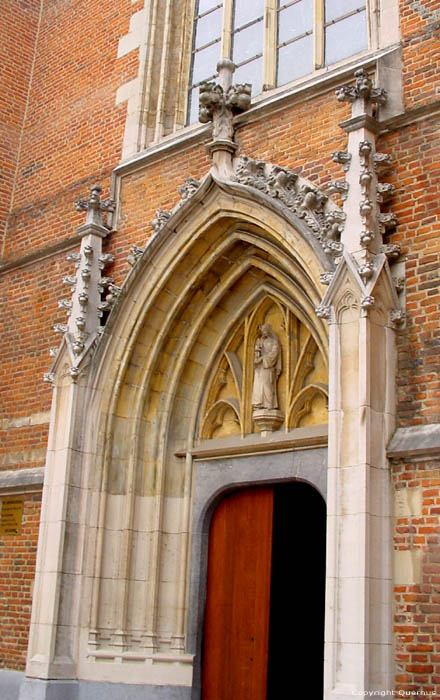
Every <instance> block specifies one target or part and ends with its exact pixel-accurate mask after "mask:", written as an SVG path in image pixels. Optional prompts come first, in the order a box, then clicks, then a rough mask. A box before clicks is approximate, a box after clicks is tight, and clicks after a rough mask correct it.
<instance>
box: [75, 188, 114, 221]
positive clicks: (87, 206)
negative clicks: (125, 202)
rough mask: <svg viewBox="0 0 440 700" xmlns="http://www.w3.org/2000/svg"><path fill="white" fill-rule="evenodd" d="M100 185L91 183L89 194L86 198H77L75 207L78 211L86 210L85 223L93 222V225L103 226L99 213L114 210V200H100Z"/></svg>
mask: <svg viewBox="0 0 440 700" xmlns="http://www.w3.org/2000/svg"><path fill="white" fill-rule="evenodd" d="M101 192H102V187H101V186H100V185H92V187H91V188H90V194H89V196H88V197H87V199H78V201H77V202H76V204H75V207H76V209H77V210H78V211H86V212H87V217H86V225H87V224H89V225H90V224H94V225H95V226H103V223H102V216H101V213H102V212H103V211H109V212H113V211H114V210H115V202H114V201H113V200H112V199H105V200H102V201H101Z"/></svg>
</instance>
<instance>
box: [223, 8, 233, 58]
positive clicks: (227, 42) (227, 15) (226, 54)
mask: <svg viewBox="0 0 440 700" xmlns="http://www.w3.org/2000/svg"><path fill="white" fill-rule="evenodd" d="M233 10H234V0H224V2H223V21H222V41H221V52H220V58H232V15H233Z"/></svg>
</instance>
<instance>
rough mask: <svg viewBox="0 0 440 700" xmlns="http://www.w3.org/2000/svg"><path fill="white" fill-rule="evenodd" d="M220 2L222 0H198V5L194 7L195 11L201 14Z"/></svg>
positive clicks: (220, 3)
mask: <svg viewBox="0 0 440 700" xmlns="http://www.w3.org/2000/svg"><path fill="white" fill-rule="evenodd" d="M222 4H223V3H222V0H199V6H198V7H196V11H197V14H199V15H201V14H202V13H203V12H207V11H208V10H210V9H211V8H212V7H215V6H216V5H222Z"/></svg>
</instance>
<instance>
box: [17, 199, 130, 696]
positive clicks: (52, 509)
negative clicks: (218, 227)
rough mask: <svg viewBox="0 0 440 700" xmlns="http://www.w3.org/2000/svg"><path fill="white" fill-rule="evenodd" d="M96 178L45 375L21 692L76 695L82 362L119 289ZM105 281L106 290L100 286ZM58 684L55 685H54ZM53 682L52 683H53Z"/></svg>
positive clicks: (85, 393) (109, 205)
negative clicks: (45, 430) (49, 388)
mask: <svg viewBox="0 0 440 700" xmlns="http://www.w3.org/2000/svg"><path fill="white" fill-rule="evenodd" d="M100 191H101V188H100V187H98V186H95V187H93V188H92V191H91V194H90V196H89V197H88V199H87V200H81V201H80V202H78V203H77V208H78V209H80V210H85V211H86V212H87V220H86V223H85V224H84V225H83V226H81V227H80V228H79V229H78V233H79V234H80V235H81V236H82V240H81V250H80V252H79V253H74V254H71V255H69V259H70V260H71V261H72V262H74V263H75V266H76V275H75V276H73V275H72V276H69V277H67V278H66V279H65V282H66V283H67V284H68V285H69V286H70V287H71V291H72V296H71V299H69V300H63V301H62V302H60V306H61V307H62V308H65V309H66V310H67V312H68V322H67V324H66V325H64V324H60V325H57V326H56V327H55V330H57V331H58V332H62V333H63V340H62V343H61V346H60V348H59V349H58V350H57V351H56V352H55V356H56V358H55V361H54V365H53V367H52V371H51V372H50V373H48V374H47V375H46V377H45V378H46V380H47V381H49V382H51V383H52V384H53V385H54V394H53V399H52V414H51V421H50V433H49V442H48V451H47V457H46V466H45V475H44V487H43V500H42V506H41V522H40V534H39V540H38V553H37V563H36V576H35V587H34V596H33V600H34V603H33V607H32V619H31V628H30V638H29V647H28V660H27V667H26V676H27V678H26V679H25V681H24V682H23V684H22V687H21V691H20V692H21V695H20V697H21V698H22V700H28V698H38V700H40V698H41V700H43V698H49V697H63V698H66V700H71V698H72V699H73V698H75V697H76V692H77V691H76V683H75V682H74V679H75V678H76V673H77V664H76V653H77V651H76V650H77V633H78V624H79V604H80V596H81V583H82V555H83V547H84V539H85V527H86V521H85V517H86V515H85V514H86V505H87V497H88V490H87V485H86V483H85V480H84V475H83V474H82V461H83V451H84V445H83V444H82V435H83V433H84V430H83V428H84V423H85V421H86V420H87V405H88V401H89V400H90V392H91V388H90V387H89V382H88V376H89V373H88V367H89V363H90V359H91V357H92V355H93V351H94V348H95V346H96V343H97V341H98V339H99V337H100V333H101V326H100V317H101V316H102V314H103V313H105V312H106V311H107V309H108V308H109V306H110V305H111V301H112V299H111V298H110V299H109V297H112V296H114V294H115V293H117V288H113V290H112V288H111V281H110V280H109V279H108V278H107V279H106V278H102V277H101V270H102V269H103V268H104V266H105V265H106V264H108V263H110V262H112V261H113V257H112V256H109V255H106V254H102V239H103V238H104V237H105V236H106V235H107V234H108V233H109V229H108V228H107V227H106V226H104V225H103V223H102V219H101V213H102V211H108V210H112V209H113V206H114V204H113V202H111V201H110V200H107V201H106V202H102V201H101V200H100ZM109 287H110V290H109V291H110V294H109V295H107V298H106V299H104V300H102V297H101V294H102V293H103V292H104V290H105V289H106V288H107V289H108V288H109ZM54 685H55V686H57V688H56V690H55V689H53V686H54ZM51 688H52V689H51Z"/></svg>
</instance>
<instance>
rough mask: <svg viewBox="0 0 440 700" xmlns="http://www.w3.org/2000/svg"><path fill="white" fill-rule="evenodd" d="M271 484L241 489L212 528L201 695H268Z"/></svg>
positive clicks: (207, 698)
mask: <svg viewBox="0 0 440 700" xmlns="http://www.w3.org/2000/svg"><path fill="white" fill-rule="evenodd" d="M272 521H273V489H272V488H256V489H248V490H245V491H238V492H236V493H234V494H232V495H231V496H228V497H226V498H225V499H224V500H223V501H221V503H220V504H219V506H218V507H217V509H216V511H215V513H214V516H213V519H212V523H211V530H210V544H209V563H208V593H207V603H206V614H205V634H204V653H203V662H202V663H203V676H202V698H203V700H266V686H267V660H268V648H269V611H270V585H271V553H272Z"/></svg>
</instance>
